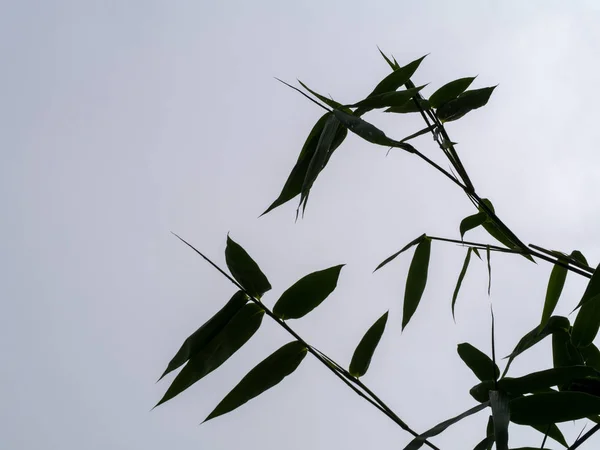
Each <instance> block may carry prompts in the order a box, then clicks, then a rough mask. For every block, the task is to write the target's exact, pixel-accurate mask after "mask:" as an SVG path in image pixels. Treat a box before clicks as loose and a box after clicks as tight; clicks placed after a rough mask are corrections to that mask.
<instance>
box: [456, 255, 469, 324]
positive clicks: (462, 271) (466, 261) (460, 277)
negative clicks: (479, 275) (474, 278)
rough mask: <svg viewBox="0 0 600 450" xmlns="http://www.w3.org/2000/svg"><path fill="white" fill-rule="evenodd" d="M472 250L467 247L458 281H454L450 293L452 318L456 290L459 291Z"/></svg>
mask: <svg viewBox="0 0 600 450" xmlns="http://www.w3.org/2000/svg"><path fill="white" fill-rule="evenodd" d="M472 251H473V249H472V248H471V247H469V248H468V249H467V256H465V262H464V263H463V266H462V269H460V274H459V275H458V281H457V282H456V287H455V288H454V293H453V294H452V318H454V306H455V305H456V299H457V297H458V291H460V287H461V285H462V282H463V280H464V278H465V275H466V273H467V269H468V268H469V262H470V261H471V252H472ZM455 320H456V319H455Z"/></svg>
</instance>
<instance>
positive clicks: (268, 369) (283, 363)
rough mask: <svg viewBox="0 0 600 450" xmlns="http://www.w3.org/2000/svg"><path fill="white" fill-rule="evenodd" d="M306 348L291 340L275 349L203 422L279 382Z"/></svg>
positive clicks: (297, 364)
mask: <svg viewBox="0 0 600 450" xmlns="http://www.w3.org/2000/svg"><path fill="white" fill-rule="evenodd" d="M306 352H307V348H306V347H305V346H304V345H303V344H302V343H301V342H299V341H292V342H289V343H288V344H285V345H284V346H283V347H281V348H280V349H279V350H276V351H275V352H274V353H272V354H271V355H270V356H268V357H267V358H266V359H264V360H263V361H262V362H260V363H259V364H258V365H257V366H256V367H254V369H252V370H251V371H250V372H248V374H247V375H246V376H245V377H244V378H242V380H241V381H240V382H239V383H238V384H237V385H236V386H235V387H234V388H233V389H232V390H231V392H229V394H227V395H226V396H225V398H224V399H223V400H221V402H220V403H219V404H218V405H217V407H216V408H215V409H214V410H213V411H212V412H211V413H210V414H209V415H208V417H207V418H206V419H204V422H206V421H208V420H211V419H214V418H215V417H218V416H221V415H223V414H227V413H228V412H231V411H233V410H234V409H236V408H238V407H240V406H241V405H243V404H244V403H246V402H247V401H249V400H251V399H253V398H254V397H257V396H258V395H260V394H262V393H263V392H265V391H266V390H268V389H270V388H272V387H273V386H275V385H277V384H279V383H280V382H281V381H282V380H283V379H284V378H285V377H287V376H288V375H290V374H291V373H292V372H293V371H294V370H296V368H297V367H298V366H299V365H300V363H301V362H302V360H303V359H304V357H305V356H306Z"/></svg>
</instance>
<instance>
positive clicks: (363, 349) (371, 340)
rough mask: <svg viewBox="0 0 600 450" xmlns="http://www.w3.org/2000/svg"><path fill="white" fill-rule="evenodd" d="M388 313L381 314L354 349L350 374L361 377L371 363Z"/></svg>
mask: <svg viewBox="0 0 600 450" xmlns="http://www.w3.org/2000/svg"><path fill="white" fill-rule="evenodd" d="M387 318H388V313H387V312H386V313H385V314H384V315H383V316H381V317H380V318H379V319H378V320H377V321H376V322H375V323H374V324H373V325H371V327H370V328H369V329H368V330H367V332H366V333H365V335H364V336H363V338H362V339H361V341H360V343H359V344H358V347H356V350H354V355H353V356H352V361H351V362H350V375H352V376H355V377H357V378H358V377H362V376H363V375H364V374H365V373H367V370H368V369H369V365H370V364H371V358H372V357H373V353H375V349H376V348H377V345H378V344H379V340H380V339H381V336H382V335H383V332H384V330H385V324H386V323H387Z"/></svg>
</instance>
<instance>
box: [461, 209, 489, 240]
mask: <svg viewBox="0 0 600 450" xmlns="http://www.w3.org/2000/svg"><path fill="white" fill-rule="evenodd" d="M486 219H487V214H486V213H484V212H479V213H477V214H473V215H472V216H468V217H465V218H464V219H463V220H462V221H461V222H460V238H461V239H463V237H464V236H465V233H466V232H467V231H469V230H472V229H473V228H477V227H478V226H480V225H483V223H484V222H485V220H486Z"/></svg>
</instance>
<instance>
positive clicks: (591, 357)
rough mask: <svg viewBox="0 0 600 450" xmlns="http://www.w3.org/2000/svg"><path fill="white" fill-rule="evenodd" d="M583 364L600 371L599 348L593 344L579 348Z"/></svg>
mask: <svg viewBox="0 0 600 450" xmlns="http://www.w3.org/2000/svg"><path fill="white" fill-rule="evenodd" d="M579 351H580V353H581V356H582V357H583V359H584V360H585V365H586V366H588V367H592V368H594V369H596V370H598V371H600V350H598V347H596V346H595V345H594V344H590V345H588V346H587V347H582V348H580V349H579Z"/></svg>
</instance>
